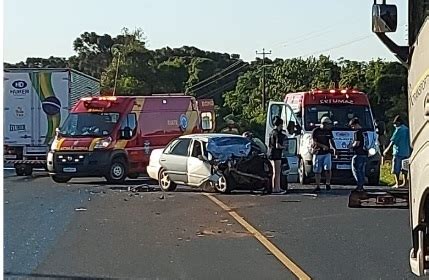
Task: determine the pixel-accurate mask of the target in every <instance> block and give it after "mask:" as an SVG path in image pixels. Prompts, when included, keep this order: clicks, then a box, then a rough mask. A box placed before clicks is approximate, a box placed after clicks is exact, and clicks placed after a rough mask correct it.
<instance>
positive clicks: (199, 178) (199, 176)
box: [187, 140, 211, 186]
mask: <svg viewBox="0 0 429 280" xmlns="http://www.w3.org/2000/svg"><path fill="white" fill-rule="evenodd" d="M192 142H193V143H192V148H191V154H190V157H189V158H188V162H187V174H188V184H189V185H191V186H200V185H201V184H202V183H204V182H205V181H206V180H207V179H208V178H209V177H210V175H211V166H210V164H209V163H207V162H204V161H202V160H201V159H200V158H201V156H203V158H208V154H207V147H206V145H207V143H204V142H203V141H200V140H194V141H192Z"/></svg>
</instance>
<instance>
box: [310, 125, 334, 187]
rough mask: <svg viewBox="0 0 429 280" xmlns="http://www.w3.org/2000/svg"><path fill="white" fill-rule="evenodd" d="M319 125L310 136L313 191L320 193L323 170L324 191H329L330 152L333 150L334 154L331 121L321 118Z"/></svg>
mask: <svg viewBox="0 0 429 280" xmlns="http://www.w3.org/2000/svg"><path fill="white" fill-rule="evenodd" d="M320 123H321V125H320V127H316V128H315V129H314V130H313V132H312V134H311V137H312V140H313V144H312V153H313V172H314V176H315V179H316V188H315V189H314V191H320V180H321V177H322V171H323V170H325V177H326V190H330V189H331V169H332V155H331V151H332V150H333V151H334V152H335V143H334V140H333V138H334V136H333V135H332V121H331V119H330V118H329V117H323V118H322V119H321V120H320Z"/></svg>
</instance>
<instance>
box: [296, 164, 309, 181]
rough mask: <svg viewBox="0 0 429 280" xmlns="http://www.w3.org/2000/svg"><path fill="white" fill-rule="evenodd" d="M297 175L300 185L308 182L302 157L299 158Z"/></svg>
mask: <svg viewBox="0 0 429 280" xmlns="http://www.w3.org/2000/svg"><path fill="white" fill-rule="evenodd" d="M298 177H299V183H300V184H301V185H307V184H309V183H310V179H309V178H308V176H307V174H305V165H304V160H303V159H300V160H299V168H298Z"/></svg>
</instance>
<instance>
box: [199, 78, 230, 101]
mask: <svg viewBox="0 0 429 280" xmlns="http://www.w3.org/2000/svg"><path fill="white" fill-rule="evenodd" d="M235 82H236V81H235V80H233V81H229V82H228V83H226V84H224V85H222V86H220V87H218V88H217V89H214V90H212V91H209V92H208V93H204V94H202V95H200V96H198V98H213V97H214V96H215V95H216V94H218V93H219V92H222V90H224V89H225V88H227V87H228V86H230V85H232V84H234V83H235Z"/></svg>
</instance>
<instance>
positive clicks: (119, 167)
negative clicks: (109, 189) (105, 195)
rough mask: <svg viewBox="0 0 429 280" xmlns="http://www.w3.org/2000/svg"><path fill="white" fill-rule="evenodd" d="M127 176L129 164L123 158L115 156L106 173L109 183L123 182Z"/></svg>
mask: <svg viewBox="0 0 429 280" xmlns="http://www.w3.org/2000/svg"><path fill="white" fill-rule="evenodd" d="M125 178H127V165H126V163H125V160H124V159H123V158H114V159H113V160H112V164H111V165H110V168H109V171H108V173H107V175H106V180H107V182H108V183H109V184H121V183H123V182H124V181H125Z"/></svg>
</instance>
